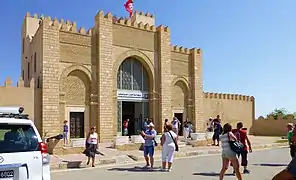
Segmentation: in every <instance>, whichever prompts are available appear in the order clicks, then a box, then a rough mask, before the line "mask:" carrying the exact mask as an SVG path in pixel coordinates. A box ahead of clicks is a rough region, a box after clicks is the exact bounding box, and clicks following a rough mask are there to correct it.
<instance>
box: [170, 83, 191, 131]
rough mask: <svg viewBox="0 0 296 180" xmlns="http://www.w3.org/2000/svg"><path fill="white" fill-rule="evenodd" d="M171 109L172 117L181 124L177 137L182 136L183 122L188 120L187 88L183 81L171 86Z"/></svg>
mask: <svg viewBox="0 0 296 180" xmlns="http://www.w3.org/2000/svg"><path fill="white" fill-rule="evenodd" d="M172 94H173V96H172V109H173V114H174V117H176V118H178V119H179V120H180V121H181V122H182V123H181V128H180V131H179V135H183V124H184V123H183V122H184V121H185V119H186V118H188V115H189V114H188V111H187V99H188V86H187V84H186V83H185V82H184V81H183V80H177V81H176V82H175V83H174V85H173V92H172Z"/></svg>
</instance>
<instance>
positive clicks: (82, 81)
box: [60, 68, 91, 138]
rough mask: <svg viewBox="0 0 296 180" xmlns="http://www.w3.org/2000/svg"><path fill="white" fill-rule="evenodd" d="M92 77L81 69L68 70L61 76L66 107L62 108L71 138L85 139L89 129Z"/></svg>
mask: <svg viewBox="0 0 296 180" xmlns="http://www.w3.org/2000/svg"><path fill="white" fill-rule="evenodd" d="M90 82H91V80H90V77H89V75H88V74H87V73H86V72H84V71H83V70H80V69H74V68H69V69H66V70H65V72H64V73H63V75H62V76H61V84H60V91H61V92H63V93H64V95H65V98H64V99H65V105H63V106H61V107H60V112H64V113H63V114H64V115H61V116H64V117H65V119H62V121H64V120H67V121H68V126H69V136H70V138H84V137H85V134H86V132H87V130H88V129H89V123H90V122H89V102H90V101H89V97H90Z"/></svg>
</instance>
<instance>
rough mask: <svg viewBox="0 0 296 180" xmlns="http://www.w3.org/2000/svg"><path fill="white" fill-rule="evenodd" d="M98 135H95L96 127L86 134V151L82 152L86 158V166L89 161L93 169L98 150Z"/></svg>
mask: <svg viewBox="0 0 296 180" xmlns="http://www.w3.org/2000/svg"><path fill="white" fill-rule="evenodd" d="M98 143H99V139H98V133H96V127H95V126H93V127H91V129H90V132H89V133H88V134H87V137H86V142H85V146H86V149H85V150H84V152H83V153H84V154H85V155H86V156H87V163H86V164H87V165H89V163H90V159H91V161H92V163H91V165H92V167H95V156H96V153H97V148H98Z"/></svg>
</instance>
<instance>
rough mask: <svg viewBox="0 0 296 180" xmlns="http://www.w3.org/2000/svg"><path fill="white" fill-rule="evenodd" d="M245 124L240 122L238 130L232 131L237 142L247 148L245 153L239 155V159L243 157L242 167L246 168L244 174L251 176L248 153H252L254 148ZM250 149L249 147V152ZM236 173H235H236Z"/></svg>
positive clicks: (237, 126)
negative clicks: (244, 128)
mask: <svg viewBox="0 0 296 180" xmlns="http://www.w3.org/2000/svg"><path fill="white" fill-rule="evenodd" d="M243 127H244V125H243V123H242V122H239V123H237V124H236V128H237V129H234V130H232V133H233V134H234V135H235V136H236V138H237V140H238V141H240V142H241V143H242V144H243V145H244V146H245V147H244V151H243V152H241V153H240V154H238V157H239V156H241V157H242V162H241V166H243V167H244V171H243V173H244V174H249V173H250V171H249V170H248V152H250V153H251V152H252V147H251V142H250V140H249V138H248V136H247V132H246V131H245V130H243ZM248 147H249V151H248ZM234 173H235V172H234Z"/></svg>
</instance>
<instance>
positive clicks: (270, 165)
mask: <svg viewBox="0 0 296 180" xmlns="http://www.w3.org/2000/svg"><path fill="white" fill-rule="evenodd" d="M253 165H254V166H267V167H280V166H288V164H253Z"/></svg>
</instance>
